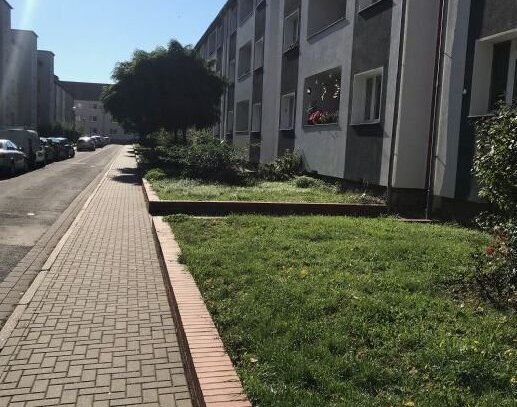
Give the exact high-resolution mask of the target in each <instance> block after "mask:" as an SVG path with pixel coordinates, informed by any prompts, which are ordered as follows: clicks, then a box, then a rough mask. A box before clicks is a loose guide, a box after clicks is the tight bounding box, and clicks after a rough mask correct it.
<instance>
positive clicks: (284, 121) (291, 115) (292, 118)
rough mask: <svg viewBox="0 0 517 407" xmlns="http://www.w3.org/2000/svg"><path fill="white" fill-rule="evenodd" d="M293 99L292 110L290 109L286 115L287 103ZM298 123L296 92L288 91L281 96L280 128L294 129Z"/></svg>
mask: <svg viewBox="0 0 517 407" xmlns="http://www.w3.org/2000/svg"><path fill="white" fill-rule="evenodd" d="M287 100H292V110H291V109H288V113H287V115H288V117H286V111H285V103H286V101H287ZM295 125H296V92H291V93H286V94H285V95H282V97H281V98H280V130H284V131H286V130H294V128H295Z"/></svg>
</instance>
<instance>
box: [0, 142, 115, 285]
mask: <svg viewBox="0 0 517 407" xmlns="http://www.w3.org/2000/svg"><path fill="white" fill-rule="evenodd" d="M120 148H121V147H120V146H115V145H110V146H106V147H104V148H102V149H98V150H96V151H95V152H78V153H77V154H76V155H75V157H74V158H71V159H68V160H65V161H60V162H56V163H52V164H49V165H47V166H46V167H45V168H41V169H38V170H35V171H32V172H29V173H27V174H23V175H19V176H17V177H15V178H10V179H5V178H1V179H0V282H1V281H2V280H4V279H5V277H7V275H8V274H9V273H10V271H11V270H12V269H13V268H14V267H15V266H16V265H17V264H18V262H19V261H20V260H21V259H22V258H23V257H24V256H25V255H26V254H27V253H28V252H29V251H30V250H31V248H32V247H33V246H34V245H35V243H36V242H37V241H38V239H39V238H40V237H41V236H42V235H43V234H44V233H45V232H46V231H47V230H48V229H49V228H50V227H51V226H52V224H53V223H54V222H55V221H56V220H57V219H58V217H59V216H60V215H61V214H62V213H63V212H64V211H65V209H66V208H68V206H69V205H70V204H71V203H72V202H73V200H74V199H75V198H76V197H77V195H79V194H80V193H81V191H82V190H83V189H85V188H86V187H87V186H88V185H89V184H90V183H91V182H92V181H93V180H94V179H95V178H96V177H97V176H98V175H99V174H100V173H101V172H103V171H105V170H106V166H107V165H108V164H109V163H110V162H111V161H112V159H113V158H114V157H115V155H116V154H117V153H118V152H120Z"/></svg>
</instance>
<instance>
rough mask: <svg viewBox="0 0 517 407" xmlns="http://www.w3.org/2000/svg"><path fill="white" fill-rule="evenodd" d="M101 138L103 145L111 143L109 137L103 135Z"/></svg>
mask: <svg viewBox="0 0 517 407" xmlns="http://www.w3.org/2000/svg"><path fill="white" fill-rule="evenodd" d="M103 139H104V145H105V146H107V145H108V144H110V143H111V139H110V138H109V137H106V136H104V137H103Z"/></svg>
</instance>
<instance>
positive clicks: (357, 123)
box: [350, 120, 381, 127]
mask: <svg viewBox="0 0 517 407" xmlns="http://www.w3.org/2000/svg"><path fill="white" fill-rule="evenodd" d="M379 124H381V121H380V120H370V121H369V122H355V123H350V126H352V127H364V126H378V125H379Z"/></svg>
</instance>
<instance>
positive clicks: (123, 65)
mask: <svg viewBox="0 0 517 407" xmlns="http://www.w3.org/2000/svg"><path fill="white" fill-rule="evenodd" d="M112 78H113V80H114V81H115V84H114V85H111V86H109V87H108V88H107V89H106V91H105V94H104V96H103V102H104V106H105V109H106V110H107V111H109V112H110V113H111V115H112V116H113V117H114V118H115V120H117V121H118V122H119V123H120V124H121V125H122V126H123V127H124V128H125V129H126V131H130V132H136V133H138V134H142V135H146V134H149V133H152V132H155V131H158V130H160V129H162V128H163V129H165V130H167V131H168V132H171V133H174V134H176V135H177V134H178V131H180V130H181V131H183V134H184V135H185V134H186V130H187V129H188V128H190V127H198V128H203V127H208V126H211V125H213V124H215V123H217V122H218V121H219V115H220V111H219V106H220V99H221V96H222V94H223V91H224V87H225V83H224V81H223V80H222V79H220V78H219V77H218V76H217V75H216V74H215V73H213V72H212V70H211V69H210V66H209V65H208V64H207V63H206V62H205V61H204V60H203V59H202V58H201V57H200V56H199V55H198V54H197V52H196V51H194V50H193V49H191V48H189V47H183V46H182V45H181V44H180V43H179V42H177V41H174V40H173V41H171V42H170V43H169V46H168V48H163V47H159V48H156V49H155V50H154V51H151V52H146V51H142V50H137V51H135V53H134V54H133V57H132V59H131V60H129V61H125V62H120V63H118V64H117V66H116V67H115V70H114V72H113V75H112Z"/></svg>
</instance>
